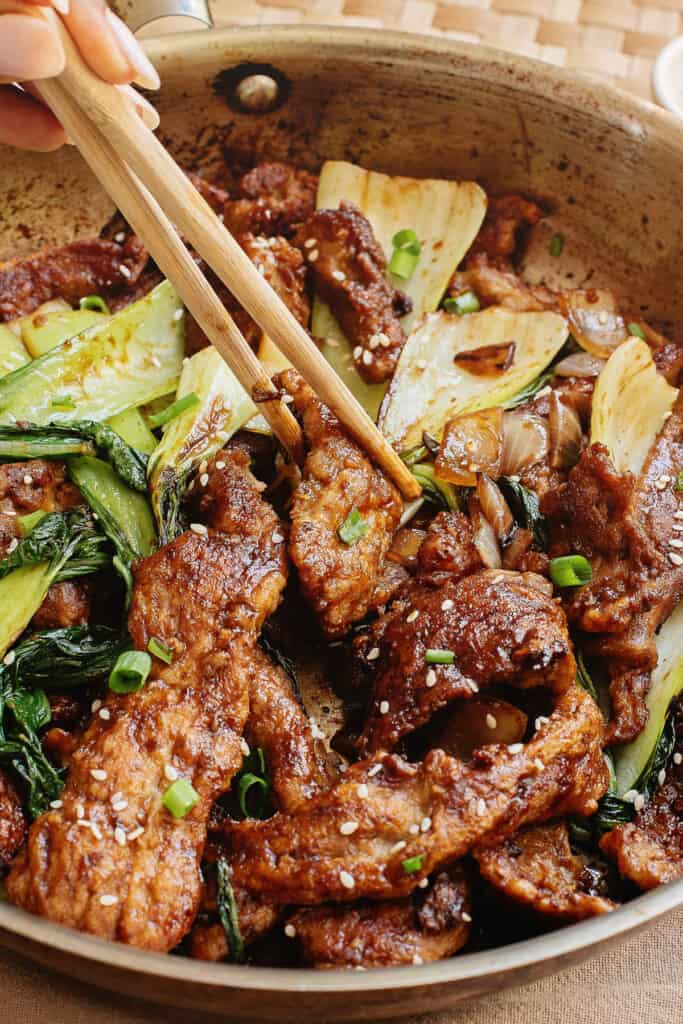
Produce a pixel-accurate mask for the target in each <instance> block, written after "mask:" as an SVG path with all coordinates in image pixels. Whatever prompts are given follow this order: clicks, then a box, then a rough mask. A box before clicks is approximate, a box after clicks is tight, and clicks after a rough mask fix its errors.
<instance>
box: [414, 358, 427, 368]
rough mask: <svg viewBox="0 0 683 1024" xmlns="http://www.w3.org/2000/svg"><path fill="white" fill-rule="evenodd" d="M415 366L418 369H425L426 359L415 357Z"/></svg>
mask: <svg viewBox="0 0 683 1024" xmlns="http://www.w3.org/2000/svg"><path fill="white" fill-rule="evenodd" d="M415 366H416V367H417V369H418V370H426V369H427V360H426V359H416V360H415Z"/></svg>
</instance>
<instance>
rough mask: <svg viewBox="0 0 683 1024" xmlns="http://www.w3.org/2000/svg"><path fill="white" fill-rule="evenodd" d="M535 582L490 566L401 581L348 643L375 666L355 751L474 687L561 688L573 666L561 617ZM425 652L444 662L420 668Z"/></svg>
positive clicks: (407, 727) (397, 734)
mask: <svg viewBox="0 0 683 1024" xmlns="http://www.w3.org/2000/svg"><path fill="white" fill-rule="evenodd" d="M540 582H541V580H540V577H539V579H538V580H535V579H534V578H533V576H531V575H529V576H523V575H521V574H518V573H512V572H505V571H503V570H498V569H492V570H488V571H486V572H480V573H476V574H475V575H473V576H466V577H464V578H463V579H456V580H454V581H448V582H446V583H444V584H443V586H441V587H439V589H438V590H434V589H431V588H429V589H428V588H426V587H422V586H420V585H414V584H409V586H408V588H407V590H406V591H404V592H402V594H401V598H400V599H398V600H397V601H396V604H395V607H393V606H392V607H391V608H390V609H389V611H388V612H387V613H386V615H384V616H383V617H382V618H380V619H379V620H378V621H377V623H376V624H375V625H374V627H373V628H372V630H371V631H370V632H369V633H368V634H367V635H365V636H363V637H362V638H360V639H359V641H358V642H357V650H358V652H359V653H360V654H361V655H362V656H364V657H365V659H366V660H370V661H371V662H373V663H374V664H375V665H376V666H377V675H376V677H375V681H374V689H373V695H372V701H371V704H370V708H369V712H368V717H367V719H366V723H365V727H364V729H363V733H362V735H361V737H360V740H359V749H360V750H361V752H362V753H367V752H373V751H377V750H392V749H393V748H394V747H395V746H396V744H397V743H398V741H399V740H400V739H401V738H402V737H404V736H406V735H407V734H408V733H410V732H412V731H414V730H415V729H417V728H419V727H420V726H421V725H424V724H425V723H426V722H428V721H429V720H430V719H431V717H432V716H433V715H434V714H435V713H436V712H437V711H439V710H440V709H441V708H443V707H445V706H446V705H447V704H448V703H450V702H451V701H452V700H455V699H457V698H469V697H471V696H472V694H473V693H477V692H478V690H479V687H485V686H493V685H500V684H507V685H513V686H519V687H522V688H528V687H532V686H546V687H549V688H550V689H551V690H552V691H553V692H555V693H562V692H564V691H565V690H567V689H568V688H569V687H570V686H571V685H572V682H573V680H574V676H575V672H576V665H575V662H574V655H573V654H572V647H571V641H570V639H569V634H568V631H567V622H566V619H565V616H564V613H563V611H562V609H561V608H560V607H558V605H557V603H556V602H555V600H554V599H553V598H552V596H550V597H549V596H548V595H547V593H545V592H544V588H542V587H540V586H539V583H540ZM542 582H545V581H542ZM416 612H417V614H415V613H416ZM430 649H436V650H445V651H448V652H452V654H453V656H454V662H453V664H429V663H428V662H427V651H429V650H430Z"/></svg>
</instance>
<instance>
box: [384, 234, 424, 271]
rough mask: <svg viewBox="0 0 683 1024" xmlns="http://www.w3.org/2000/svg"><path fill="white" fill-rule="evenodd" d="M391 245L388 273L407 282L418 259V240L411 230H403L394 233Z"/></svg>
mask: <svg viewBox="0 0 683 1024" xmlns="http://www.w3.org/2000/svg"><path fill="white" fill-rule="evenodd" d="M391 244H392V245H393V247H394V251H393V254H392V256H391V259H390V261H389V272H390V273H391V274H395V275H396V277H400V278H403V280H404V281H407V280H408V278H409V277H412V275H413V273H414V272H415V268H416V267H417V264H418V261H419V259H420V240H419V238H418V237H417V235H416V234H415V232H414V231H413V229H412V228H404V229H403V230H402V231H397V232H396V234H395V235H394V237H393V238H392V240H391Z"/></svg>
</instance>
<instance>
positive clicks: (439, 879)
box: [289, 864, 472, 969]
mask: <svg viewBox="0 0 683 1024" xmlns="http://www.w3.org/2000/svg"><path fill="white" fill-rule="evenodd" d="M471 909H472V905H471V902H470V887H469V884H468V882H467V879H466V877H465V873H464V871H463V869H462V867H461V865H459V864H456V865H453V866H452V867H450V868H448V869H447V870H446V871H440V872H439V873H438V874H437V875H436V877H435V878H434V880H433V881H431V880H430V885H429V888H428V889H425V890H417V891H416V892H414V893H413V894H412V895H411V896H407V897H405V898H403V899H400V900H386V901H383V902H379V903H377V902H371V901H370V900H365V901H359V902H358V903H351V904H340V905H334V904H333V905H331V906H323V907H310V908H305V909H302V910H298V911H297V912H296V913H295V914H294V915H293V916H292V917H291V918H290V919H289V923H290V924H292V925H293V926H294V928H295V929H296V937H297V939H298V941H299V943H300V944H301V948H302V951H303V955H304V960H305V961H306V963H307V964H309V965H311V966H313V967H317V968H319V969H329V968H334V967H366V968H368V967H391V966H398V965H400V964H414V963H432V962H433V961H435V960H443V959H444V958H445V957H448V956H453V954H454V953H457V951H458V950H459V949H460V948H461V947H462V946H464V945H465V943H466V942H467V938H468V936H469V932H470V927H471V926H470V921H471V914H470V911H471Z"/></svg>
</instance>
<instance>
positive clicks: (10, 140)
mask: <svg viewBox="0 0 683 1024" xmlns="http://www.w3.org/2000/svg"><path fill="white" fill-rule="evenodd" d="M65 141H66V135H65V133H64V129H63V128H62V126H61V124H60V123H59V121H58V120H57V118H56V117H55V116H54V114H52V113H51V112H50V111H49V110H48V109H47V107H45V106H43V104H42V103H39V102H38V101H37V100H34V99H33V98H32V97H31V96H29V95H28V93H25V92H23V91H22V90H21V89H17V88H16V87H15V86H2V87H0V143H3V144H5V145H8V146H16V147H17V148H19V149H30V150H34V151H35V152H38V153H52V152H53V151H54V150H55V149H59V147H60V146H62V145H64V142H65Z"/></svg>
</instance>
